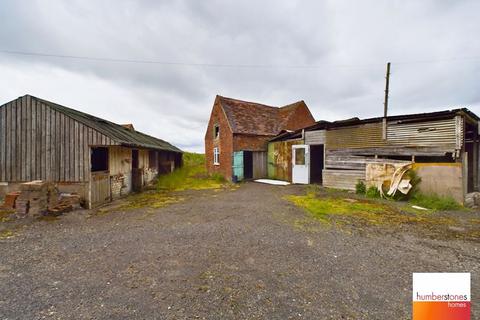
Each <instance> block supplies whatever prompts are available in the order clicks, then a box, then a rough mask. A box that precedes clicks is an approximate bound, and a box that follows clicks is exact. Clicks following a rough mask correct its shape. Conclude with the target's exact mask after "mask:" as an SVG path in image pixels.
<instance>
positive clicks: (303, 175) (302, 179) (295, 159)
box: [292, 144, 310, 184]
mask: <svg viewBox="0 0 480 320" xmlns="http://www.w3.org/2000/svg"><path fill="white" fill-rule="evenodd" d="M292 182H293V183H302V184H308V183H309V182H310V148H309V146H308V145H303V144H299V145H293V146H292Z"/></svg>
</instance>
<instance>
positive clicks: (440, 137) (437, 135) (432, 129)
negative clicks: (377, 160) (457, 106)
mask: <svg viewBox="0 0 480 320" xmlns="http://www.w3.org/2000/svg"><path fill="white" fill-rule="evenodd" d="M455 129H456V124H455V118H450V119H444V120H435V121H424V122H415V123H388V125H387V140H388V144H390V145H401V146H439V145H442V146H449V147H451V148H452V149H455V145H456V141H457V136H456V130H455Z"/></svg>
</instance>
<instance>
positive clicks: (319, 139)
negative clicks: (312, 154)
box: [305, 130, 326, 145]
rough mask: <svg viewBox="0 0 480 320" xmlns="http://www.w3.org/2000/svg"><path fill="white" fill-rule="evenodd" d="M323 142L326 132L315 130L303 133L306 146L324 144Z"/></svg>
mask: <svg viewBox="0 0 480 320" xmlns="http://www.w3.org/2000/svg"><path fill="white" fill-rule="evenodd" d="M325 141H326V130H315V131H306V132H305V144H308V145H317V144H325Z"/></svg>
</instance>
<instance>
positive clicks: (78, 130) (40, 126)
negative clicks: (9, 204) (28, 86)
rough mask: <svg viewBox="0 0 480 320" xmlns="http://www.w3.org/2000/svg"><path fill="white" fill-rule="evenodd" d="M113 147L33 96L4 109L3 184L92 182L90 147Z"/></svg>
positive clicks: (0, 114)
mask: <svg viewBox="0 0 480 320" xmlns="http://www.w3.org/2000/svg"><path fill="white" fill-rule="evenodd" d="M112 144H115V143H114V142H113V141H112V140H111V139H110V138H108V137H107V136H105V135H103V134H101V133H99V132H97V131H95V130H93V129H91V128H89V127H87V126H85V125H83V124H81V123H79V122H77V121H75V120H73V119H72V118H69V117H67V116H65V115H64V114H62V113H60V112H57V111H55V110H53V109H51V108H50V107H48V106H47V105H45V104H43V103H41V102H40V101H38V100H36V99H32V97H30V96H24V97H21V98H18V99H16V100H14V101H12V102H9V103H7V104H5V105H2V106H0V181H5V182H22V181H31V180H48V181H58V182H85V181H88V180H89V178H90V147H89V145H112Z"/></svg>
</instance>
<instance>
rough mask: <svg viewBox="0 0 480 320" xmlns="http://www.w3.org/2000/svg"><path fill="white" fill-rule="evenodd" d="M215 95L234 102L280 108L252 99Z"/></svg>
mask: <svg viewBox="0 0 480 320" xmlns="http://www.w3.org/2000/svg"><path fill="white" fill-rule="evenodd" d="M217 97H219V98H220V99H225V100H231V101H235V102H242V103H249V104H251V105H255V106H259V107H267V108H272V109H280V108H279V107H275V106H269V105H267V104H263V103H258V102H253V101H246V100H240V99H235V98H229V97H224V96H221V95H217Z"/></svg>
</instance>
